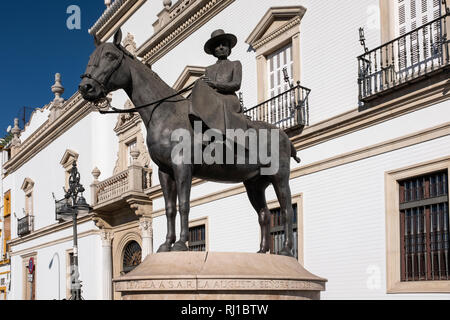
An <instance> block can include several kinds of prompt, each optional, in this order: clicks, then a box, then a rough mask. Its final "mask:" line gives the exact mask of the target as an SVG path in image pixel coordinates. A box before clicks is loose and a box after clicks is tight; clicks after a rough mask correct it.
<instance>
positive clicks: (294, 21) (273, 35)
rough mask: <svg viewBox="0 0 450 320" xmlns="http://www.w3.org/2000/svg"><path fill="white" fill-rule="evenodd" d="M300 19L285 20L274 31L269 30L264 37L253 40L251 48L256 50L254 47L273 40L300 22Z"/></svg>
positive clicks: (256, 47)
mask: <svg viewBox="0 0 450 320" xmlns="http://www.w3.org/2000/svg"><path fill="white" fill-rule="evenodd" d="M300 21H301V18H300V17H295V18H292V19H291V20H289V22H287V23H286V24H284V25H283V26H281V27H280V28H278V29H276V30H275V31H273V32H271V33H270V34H269V35H267V36H266V37H264V38H262V39H260V40H258V41H255V42H254V43H253V44H252V47H253V49H255V50H256V49H258V48H260V47H262V46H263V45H265V44H266V43H268V42H270V41H271V40H273V39H275V38H277V37H279V36H280V35H282V34H283V33H285V32H287V31H288V30H289V29H292V28H293V27H295V26H298V25H299V24H300Z"/></svg>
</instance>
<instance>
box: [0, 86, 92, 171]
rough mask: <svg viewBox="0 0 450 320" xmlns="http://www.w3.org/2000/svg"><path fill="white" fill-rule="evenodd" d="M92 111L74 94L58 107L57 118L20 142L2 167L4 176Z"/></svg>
mask: <svg viewBox="0 0 450 320" xmlns="http://www.w3.org/2000/svg"><path fill="white" fill-rule="evenodd" d="M93 110H94V108H93V105H92V104H90V103H88V102H87V101H86V100H84V99H83V97H82V96H81V94H80V93H79V92H77V93H75V94H74V95H73V96H72V97H71V98H70V99H69V100H67V101H64V103H63V104H62V105H61V106H60V111H61V113H60V115H59V117H58V118H56V119H55V120H54V121H50V120H47V121H46V122H44V123H43V124H42V125H41V126H40V127H39V128H38V129H37V130H36V131H35V132H34V133H33V134H32V135H31V136H29V137H28V138H27V139H25V140H24V141H22V142H21V143H20V146H18V147H16V152H15V153H14V154H13V156H12V157H11V159H10V160H9V161H8V162H6V163H5V164H4V165H3V169H4V170H5V174H6V175H8V174H10V173H12V172H14V171H15V170H17V169H18V168H20V167H21V166H22V165H23V164H24V163H26V162H27V161H28V160H30V159H31V158H32V157H33V156H34V155H36V154H37V153H39V152H40V151H41V150H42V149H44V148H45V147H46V146H48V145H49V144H50V143H52V142H53V141H54V140H55V139H56V138H57V137H59V136H60V135H62V134H63V133H64V132H66V131H67V130H68V129H70V128H71V127H72V126H73V125H75V124H76V123H78V121H80V120H81V119H83V118H84V117H85V116H87V115H88V114H89V113H91V112H92V111H93ZM19 132H20V129H19Z"/></svg>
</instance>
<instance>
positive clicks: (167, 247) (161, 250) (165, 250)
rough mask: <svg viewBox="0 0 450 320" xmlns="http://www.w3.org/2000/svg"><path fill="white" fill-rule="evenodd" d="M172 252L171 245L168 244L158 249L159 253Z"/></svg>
mask: <svg viewBox="0 0 450 320" xmlns="http://www.w3.org/2000/svg"><path fill="white" fill-rule="evenodd" d="M170 251H171V248H170V245H168V244H167V243H164V244H162V245H161V246H160V247H159V249H158V253H161V252H170Z"/></svg>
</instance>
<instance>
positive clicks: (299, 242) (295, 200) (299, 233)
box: [259, 193, 305, 265]
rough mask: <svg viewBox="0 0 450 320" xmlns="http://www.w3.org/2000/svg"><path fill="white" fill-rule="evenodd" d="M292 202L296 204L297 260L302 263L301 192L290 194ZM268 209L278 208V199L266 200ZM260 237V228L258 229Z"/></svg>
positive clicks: (303, 260) (303, 261)
mask: <svg viewBox="0 0 450 320" xmlns="http://www.w3.org/2000/svg"><path fill="white" fill-rule="evenodd" d="M292 204H293V205H294V204H296V205H297V236H298V239H297V248H298V262H299V263H300V264H301V265H304V263H305V259H304V246H303V244H304V239H303V235H304V233H303V193H299V194H295V195H293V196H292ZM267 207H268V208H269V210H274V209H277V208H280V204H279V202H278V200H272V201H269V202H267ZM259 235H260V237H261V230H260V231H259Z"/></svg>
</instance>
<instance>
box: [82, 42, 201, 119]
mask: <svg viewBox="0 0 450 320" xmlns="http://www.w3.org/2000/svg"><path fill="white" fill-rule="evenodd" d="M116 48H117V49H119V51H120V57H119V59H117V60H116V62H115V65H114V67H113V68H111V70H110V71H109V72H108V73H107V74H106V75H105V76H104V77H103V79H99V78H96V77H94V76H93V75H92V74H90V73H88V72H87V73H85V74H82V75H81V76H80V77H81V79H84V78H88V79H91V80H93V81H95V82H96V83H97V84H98V85H99V86H100V88H101V90H102V96H101V97H100V98H99V99H98V100H97V102H95V103H94V105H95V106H97V108H98V110H99V112H100V113H101V114H118V113H119V114H120V113H133V112H136V111H138V110H140V109H143V108H147V107H150V106H155V108H153V110H152V111H151V114H150V119H149V121H148V123H149V122H150V121H151V119H152V116H153V113H154V112H155V110H156V109H157V108H158V107H159V106H161V104H162V103H163V102H179V101H182V100H186V98H183V97H181V100H177V101H170V100H169V99H171V98H174V97H177V96H179V95H181V94H183V93H185V92H188V91H189V90H191V89H192V88H193V87H194V85H195V82H194V83H192V84H191V85H189V86H187V87H186V88H184V89H181V90H179V91H177V92H176V93H175V94H172V95H170V96H167V97H165V98H163V99H160V100H157V101H153V102H150V103H147V104H144V105H141V106H137V107H135V108H132V109H126V110H120V109H117V108H114V107H113V106H111V105H109V108H111V109H112V111H105V110H102V109H101V108H100V104H102V102H104V101H108V99H106V96H107V92H108V90H107V89H106V86H107V85H108V83H109V80H110V79H111V77H112V75H113V74H114V73H115V72H116V71H117V70H118V69H119V68H120V66H121V65H122V63H123V60H124V59H125V55H127V56H130V57H131V58H132V59H135V58H134V56H133V55H132V54H131V53H129V52H127V51H126V49H125V48H122V47H121V46H116ZM102 52H103V51H101V52H100V54H99V55H100V56H101V54H102ZM94 58H97V57H92V58H91V59H94ZM95 62H96V61H95V60H94V63H92V64H89V65H88V69H89V67H98V65H97V64H96V63H95ZM108 104H109V103H108ZM148 123H147V126H148Z"/></svg>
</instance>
